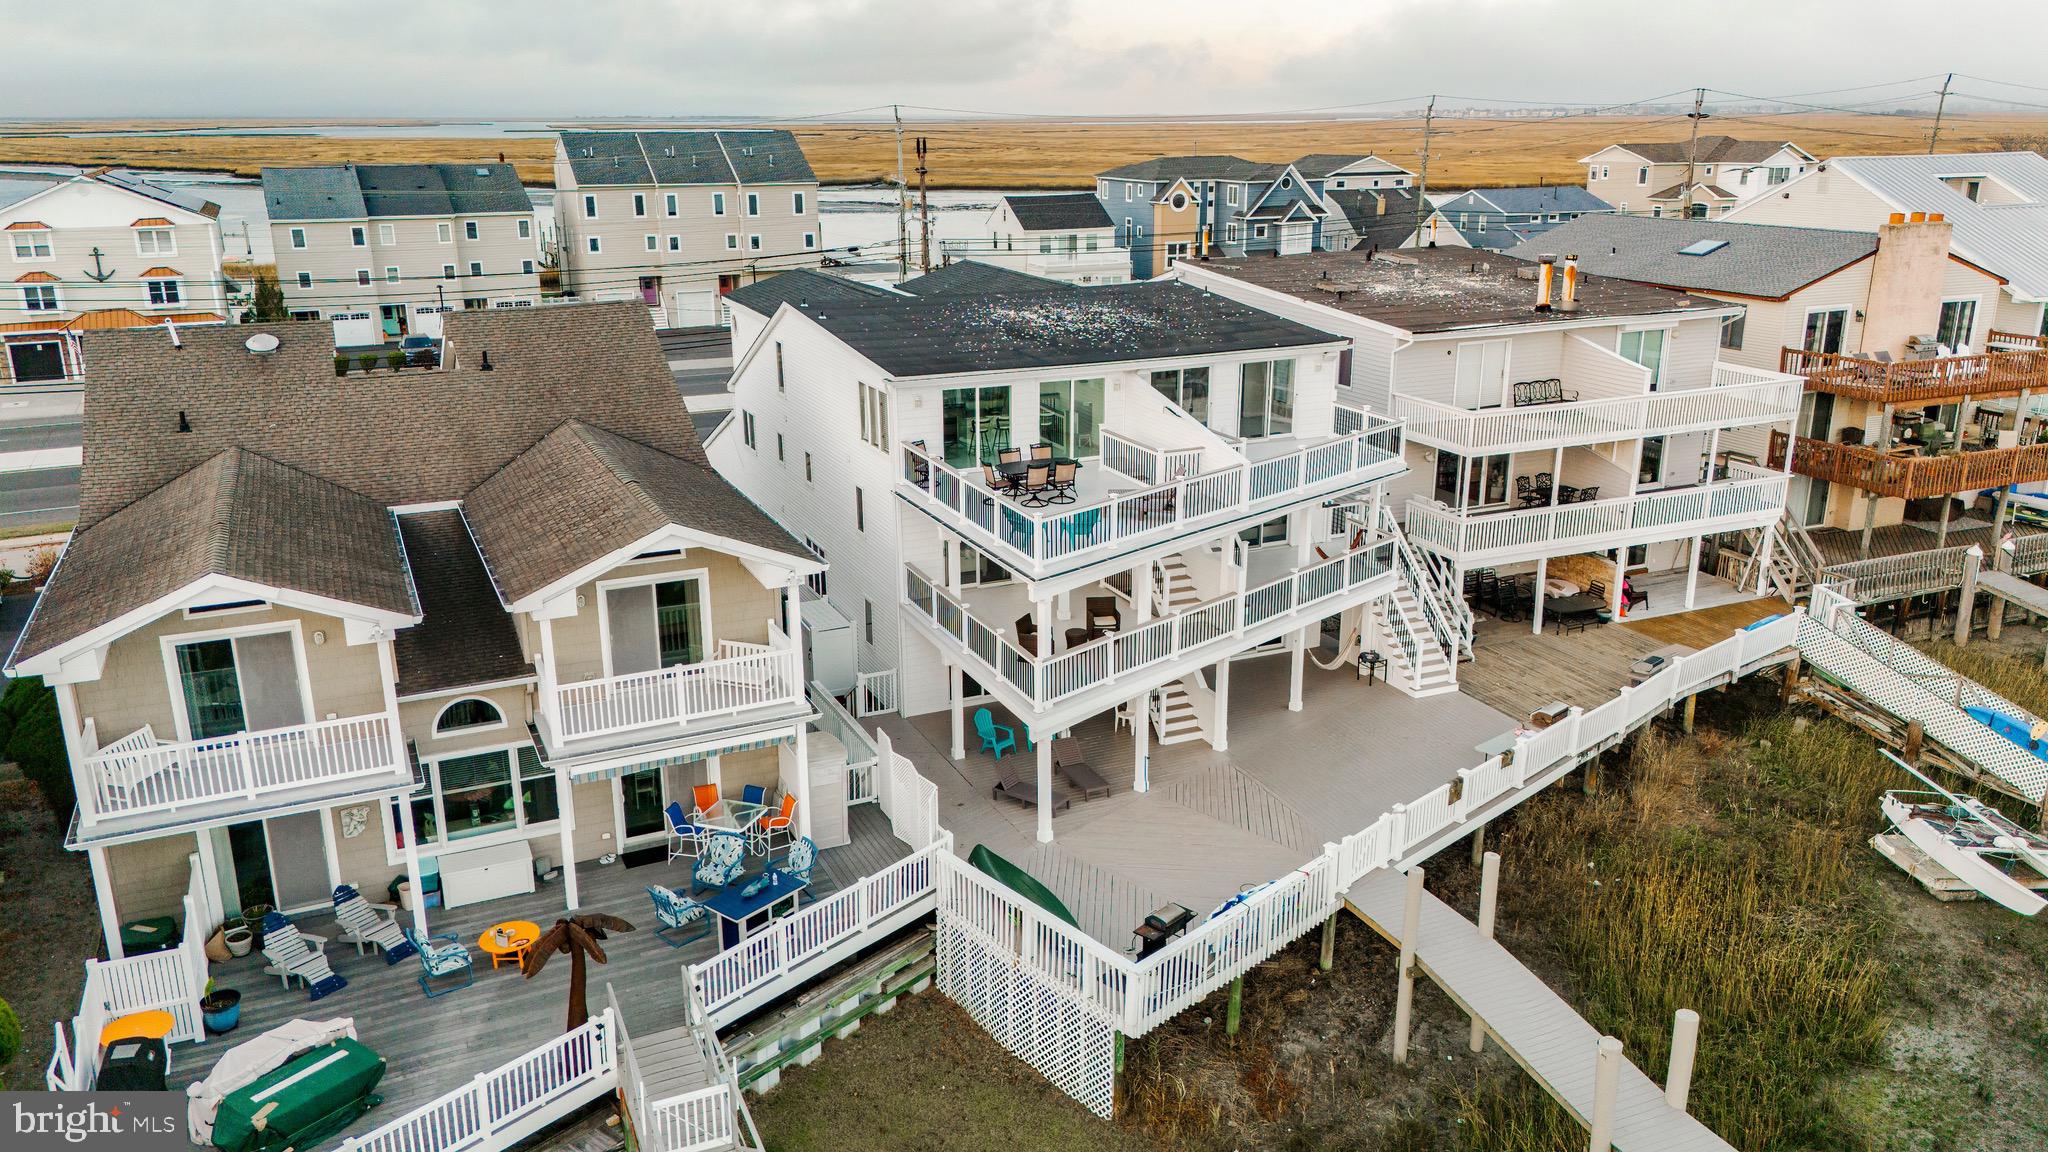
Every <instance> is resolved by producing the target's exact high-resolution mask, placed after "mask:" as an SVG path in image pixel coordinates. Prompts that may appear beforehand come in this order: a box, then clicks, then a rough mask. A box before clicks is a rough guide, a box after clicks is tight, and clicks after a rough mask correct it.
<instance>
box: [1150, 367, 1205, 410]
mask: <svg viewBox="0 0 2048 1152" xmlns="http://www.w3.org/2000/svg"><path fill="white" fill-rule="evenodd" d="M1152 388H1153V390H1154V391H1156V392H1158V393H1159V394H1160V395H1161V396H1164V397H1166V398H1167V399H1168V400H1171V401H1173V402H1174V403H1175V404H1178V405H1180V409H1181V411H1183V412H1186V413H1187V414H1188V415H1190V416H1192V417H1194V418H1195V419H1196V420H1197V421H1200V422H1201V423H1203V424H1207V423H1208V422H1209V369H1208V368H1207V367H1202V368H1168V369H1162V370H1161V371H1158V372H1154V373H1152Z"/></svg>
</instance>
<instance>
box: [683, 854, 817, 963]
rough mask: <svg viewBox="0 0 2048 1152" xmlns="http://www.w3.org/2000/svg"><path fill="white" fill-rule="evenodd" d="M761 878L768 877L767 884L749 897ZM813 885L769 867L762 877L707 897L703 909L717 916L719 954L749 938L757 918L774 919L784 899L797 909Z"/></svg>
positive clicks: (742, 882) (727, 887)
mask: <svg viewBox="0 0 2048 1152" xmlns="http://www.w3.org/2000/svg"><path fill="white" fill-rule="evenodd" d="M762 877H766V878H767V880H768V883H766V884H763V885H762V886H761V889H760V891H758V892H755V893H754V894H753V895H751V896H750V895H747V889H748V888H751V887H753V886H754V885H755V884H756V883H758V882H759V881H760V880H761V879H762ZM810 886H811V885H810V881H808V880H799V879H797V878H796V877H794V876H791V875H789V874H788V873H787V872H784V871H782V870H781V869H780V868H768V869H764V870H763V871H762V873H761V875H760V876H754V877H749V878H746V879H745V880H736V881H734V882H733V883H731V884H728V885H726V887H725V888H724V889H722V890H721V891H719V892H718V893H717V894H716V895H714V896H708V897H706V898H705V899H704V900H703V904H704V906H705V907H706V908H709V909H711V911H713V912H714V913H716V914H717V915H718V948H719V951H721V952H722V951H724V950H725V949H727V948H734V947H737V946H738V945H739V942H740V941H742V940H744V939H746V937H747V925H748V924H749V923H751V922H752V921H753V920H754V919H756V918H757V917H764V916H765V917H766V918H767V919H773V918H774V914H775V906H776V905H778V904H780V903H782V902H783V901H784V900H787V901H789V902H790V907H791V908H792V909H794V908H795V907H796V899H797V897H798V896H799V895H801V894H802V893H803V890H804V889H806V888H808V887H810Z"/></svg>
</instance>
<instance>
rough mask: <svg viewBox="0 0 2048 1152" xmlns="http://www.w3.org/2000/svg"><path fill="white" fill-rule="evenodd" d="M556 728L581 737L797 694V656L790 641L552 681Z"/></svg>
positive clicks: (564, 735)
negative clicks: (649, 667)
mask: <svg viewBox="0 0 2048 1152" xmlns="http://www.w3.org/2000/svg"><path fill="white" fill-rule="evenodd" d="M554 692H555V699H556V702H557V712H558V714H559V715H560V716H561V724H562V731H560V732H558V733H556V734H555V735H556V737H557V739H561V740H580V739H584V738H587V737H591V736H603V735H609V734H612V733H617V732H627V731H631V730H633V729H635V728H646V727H649V726H652V725H658V724H675V723H689V722H690V721H693V720H699V719H703V718H706V717H711V716H724V715H729V714H731V713H734V712H744V711H747V710H748V709H752V708H767V707H772V706H774V705H777V704H795V703H798V702H800V701H802V699H803V693H804V682H803V658H802V653H801V652H800V651H798V650H797V649H796V648H793V647H767V648H763V649H760V650H757V651H749V652H743V653H741V654H740V655H735V656H727V657H725V658H724V659H719V660H705V661H702V662H700V663H696V664H677V665H673V666H671V667H668V668H657V669H653V670H651V671H647V672H629V673H625V674H623V675H618V676H606V677H601V678H599V679H594V680H579V681H576V682H575V683H573V684H557V685H555V688H554Z"/></svg>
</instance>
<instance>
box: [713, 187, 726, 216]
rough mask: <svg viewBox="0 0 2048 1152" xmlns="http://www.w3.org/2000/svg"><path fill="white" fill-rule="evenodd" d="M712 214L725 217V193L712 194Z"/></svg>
mask: <svg viewBox="0 0 2048 1152" xmlns="http://www.w3.org/2000/svg"><path fill="white" fill-rule="evenodd" d="M711 214H712V215H713V216H723V215H725V193H723V192H713V193H712V194H711Z"/></svg>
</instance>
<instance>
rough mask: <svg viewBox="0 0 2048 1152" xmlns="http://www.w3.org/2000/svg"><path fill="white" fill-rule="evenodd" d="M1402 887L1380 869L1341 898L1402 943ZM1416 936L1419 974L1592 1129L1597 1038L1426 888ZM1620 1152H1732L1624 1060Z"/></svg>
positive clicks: (1618, 1107) (1618, 1105)
mask: <svg viewBox="0 0 2048 1152" xmlns="http://www.w3.org/2000/svg"><path fill="white" fill-rule="evenodd" d="M1405 887H1406V883H1405V880H1404V878H1403V877H1402V875H1401V874H1400V873H1398V872H1395V871H1393V870H1391V869H1383V870H1381V871H1378V872H1374V873H1371V874H1370V875H1368V876H1366V878H1365V879H1363V880H1361V881H1359V882H1358V883H1357V884H1355V885H1353V886H1352V888H1351V890H1350V891H1349V892H1347V893H1346V894H1345V900H1346V903H1347V905H1348V906H1349V907H1350V909H1351V910H1352V912H1354V913H1356V914H1357V915H1358V917H1359V918H1360V919H1362V920H1364V921H1365V922H1366V923H1367V924H1369V925H1371V926H1372V928H1373V930H1374V931H1376V932H1378V933H1379V934H1380V935H1382V936H1384V937H1386V938H1387V939H1388V940H1389V941H1392V942H1393V943H1395V944H1399V943H1400V942H1401V924H1402V911H1403V904H1404V901H1405V893H1404V889H1405ZM1416 937H1417V939H1416V949H1415V956H1416V962H1417V964H1418V965H1419V966H1420V967H1421V970H1422V972H1423V974H1424V975H1426V976H1428V977H1429V978H1430V980H1431V981H1432V982H1434V983H1435V984H1436V985H1437V987H1439V988H1441V989H1443V990H1444V992H1445V994H1446V995H1448V996H1450V998H1451V999H1452V1001H1454V1002H1455V1003H1456V1004H1457V1005H1458V1007H1459V1008H1460V1009H1462V1010H1463V1011H1465V1012H1466V1013H1467V1014H1468V1015H1476V1016H1478V1017H1479V1019H1480V1020H1482V1021H1484V1022H1485V1025H1486V1031H1487V1033H1488V1035H1490V1036H1491V1037H1492V1038H1493V1039H1494V1041H1495V1042H1496V1043H1498V1044H1499V1045H1500V1046H1501V1048H1502V1049H1504V1050H1505V1051H1506V1052H1507V1053H1508V1055H1510V1056H1512V1057H1513V1058H1514V1061H1515V1063H1517V1064H1520V1065H1521V1066H1522V1068H1523V1070H1524V1071H1526V1072H1528V1073H1529V1075H1530V1076H1532V1077H1534V1078H1535V1080H1536V1082H1537V1083H1538V1084H1540V1085H1542V1087H1543V1089H1544V1091H1546V1092H1548V1093H1550V1095H1551V1096H1552V1097H1553V1098H1555V1099H1556V1100H1557V1101H1558V1103H1560V1104H1562V1105H1564V1106H1565V1108H1566V1109H1568V1110H1569V1111H1570V1112H1571V1113H1572V1115H1573V1116H1574V1117H1575V1118H1577V1120H1578V1121H1579V1123H1580V1124H1586V1125H1590V1121H1591V1117H1592V1114H1593V1068H1594V1053H1595V1050H1596V1048H1597V1047H1598V1045H1599V1043H1600V1033H1599V1032H1598V1031H1597V1030H1595V1029H1594V1028H1593V1026H1592V1025H1590V1024H1588V1023H1586V1022H1585V1021H1584V1020H1583V1019H1581V1018H1580V1017H1579V1014H1578V1013H1577V1012H1574V1011H1572V1008H1571V1005H1569V1004H1566V1003H1565V1002H1564V1000H1563V999H1561V998H1560V997H1559V996H1558V995H1557V993H1555V992H1552V991H1551V990H1550V987H1549V985H1546V984H1545V983H1544V982H1543V981H1542V980H1541V979H1539V978H1538V977H1537V976H1536V974H1535V973H1533V972H1531V971H1529V970H1528V969H1527V968H1524V967H1523V966H1522V964H1521V962H1520V961H1518V960H1516V959H1515V958H1514V956H1513V954H1511V953H1509V952H1508V950H1507V949H1505V948H1503V947H1501V946H1500V945H1499V944H1496V943H1494V942H1493V941H1491V940H1488V939H1485V938H1484V937H1482V936H1480V934H1479V929H1478V928H1477V927H1475V926H1474V925H1473V924H1472V922H1471V921H1469V920H1466V919H1465V918H1464V917H1463V916H1460V915H1459V914H1458V913H1457V912H1456V911H1454V910H1453V909H1452V908H1451V907H1450V906H1449V905H1447V904H1445V903H1444V902H1443V901H1441V900H1439V899H1437V898H1436V897H1435V896H1434V895H1432V894H1430V893H1427V892H1425V893H1423V897H1422V916H1421V920H1420V927H1419V929H1418V931H1417V933H1416ZM1460 1035H1462V1033H1460ZM1614 1146H1615V1147H1616V1148H1619V1149H1622V1150H1623V1152H1635V1150H1643V1152H1730V1145H1729V1144H1728V1143H1727V1142H1726V1141H1724V1140H1722V1139H1721V1138H1720V1137H1718V1136H1716V1135H1715V1134H1714V1133H1713V1131H1712V1130H1711V1129H1709V1128H1708V1127H1707V1126H1706V1125H1704V1124H1701V1123H1700V1122H1699V1121H1697V1120H1695V1119H1693V1118H1692V1117H1691V1116H1689V1115H1687V1114H1685V1113H1684V1112H1681V1111H1678V1110H1677V1109H1675V1108H1672V1107H1671V1106H1670V1105H1669V1104H1666V1103H1665V1102H1664V1092H1663V1090H1662V1089H1661V1088H1659V1087H1658V1086H1657V1085H1656V1084H1655V1083H1653V1082H1652V1081H1651V1080H1650V1078H1649V1077H1647V1076H1645V1075H1643V1073H1642V1071H1641V1070H1640V1069H1638V1068H1637V1067H1636V1066H1635V1065H1634V1063H1632V1062H1626V1061H1625V1062H1624V1063H1623V1065H1622V1069H1621V1086H1620V1091H1619V1092H1618V1093H1617V1094H1616V1097H1615V1126H1614Z"/></svg>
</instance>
